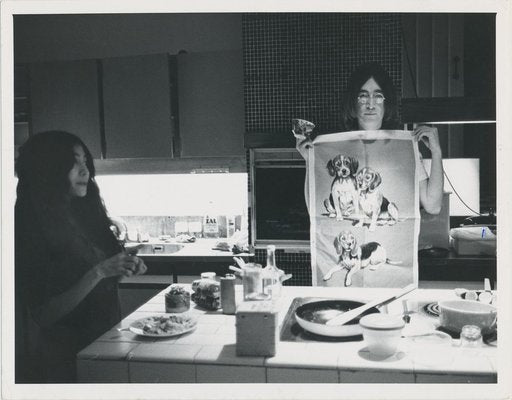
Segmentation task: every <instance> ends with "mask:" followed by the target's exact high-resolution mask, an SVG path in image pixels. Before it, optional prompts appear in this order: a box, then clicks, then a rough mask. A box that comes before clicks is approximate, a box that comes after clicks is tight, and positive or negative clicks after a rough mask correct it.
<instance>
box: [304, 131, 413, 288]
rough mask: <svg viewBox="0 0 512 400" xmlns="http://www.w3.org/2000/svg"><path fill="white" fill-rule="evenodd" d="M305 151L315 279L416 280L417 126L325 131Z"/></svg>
mask: <svg viewBox="0 0 512 400" xmlns="http://www.w3.org/2000/svg"><path fill="white" fill-rule="evenodd" d="M307 151H308V157H307V161H306V163H307V174H308V182H309V183H308V185H309V188H308V189H309V199H308V203H309V214H310V222H311V233H310V234H311V267H312V280H313V282H312V283H313V285H314V286H352V287H390V288H395V287H396V288H397V287H404V286H406V285H408V284H411V283H415V284H416V285H417V284H418V257H417V254H418V236H419V227H420V213H419V190H418V173H417V172H416V170H417V168H420V167H421V165H420V163H421V161H420V159H419V151H418V144H417V142H416V141H414V140H413V138H412V135H411V132H409V131H382V130H380V131H354V132H343V133H333V134H328V135H321V136H318V137H317V138H316V139H315V140H314V146H311V147H310V148H309V149H308V150H307Z"/></svg>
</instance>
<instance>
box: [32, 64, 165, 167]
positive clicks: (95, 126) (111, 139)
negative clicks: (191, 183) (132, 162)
mask: <svg viewBox="0 0 512 400" xmlns="http://www.w3.org/2000/svg"><path fill="white" fill-rule="evenodd" d="M29 75H30V95H31V108H32V109H31V117H32V131H33V132H41V131H44V130H50V129H60V130H65V131H69V132H71V133H74V134H76V135H78V136H79V137H80V138H81V139H82V140H83V141H84V142H85V144H86V145H87V147H89V150H90V151H91V153H92V155H93V157H94V158H103V157H106V158H137V157H144V158H158V157H170V156H171V154H172V147H171V143H172V134H173V132H172V124H171V116H170V88H169V67H168V55H167V54H157V55H147V56H136V57H117V58H107V59H103V60H79V61H63V62H49V63H33V64H30V65H29ZM102 142H103V143H102Z"/></svg>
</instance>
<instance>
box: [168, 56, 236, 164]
mask: <svg viewBox="0 0 512 400" xmlns="http://www.w3.org/2000/svg"><path fill="white" fill-rule="evenodd" d="M177 71H178V98H179V100H178V108H179V134H180V139H181V155H182V156H183V157H190V156H241V155H243V154H244V145H243V134H244V125H245V124H244V121H245V120H244V93H243V82H244V73H243V57H242V51H240V50H234V51H213V52H201V53H188V54H186V53H185V54H179V55H178V57H177Z"/></svg>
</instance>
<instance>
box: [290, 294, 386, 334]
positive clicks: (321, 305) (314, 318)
mask: <svg viewBox="0 0 512 400" xmlns="http://www.w3.org/2000/svg"><path fill="white" fill-rule="evenodd" d="M363 304H364V303H361V302H359V301H353V300H320V301H312V302H309V303H306V304H303V305H301V306H300V307H297V309H296V310H295V320H296V321H297V323H298V324H299V325H300V326H301V327H302V328H304V329H305V330H307V331H309V332H312V333H315V334H317V335H323V336H332V337H344V336H357V335H361V334H362V328H361V326H360V325H359V319H360V318H361V317H362V316H363V315H367V314H372V313H376V312H379V310H378V309H377V308H375V307H374V308H370V309H369V310H366V311H365V312H364V313H363V314H362V315H360V316H359V317H356V318H354V319H353V320H352V321H349V322H348V323H346V324H344V325H326V323H327V321H329V320H330V319H332V318H334V317H335V316H336V315H339V314H341V313H344V312H346V311H349V310H352V309H354V308H357V307H359V306H362V305H363Z"/></svg>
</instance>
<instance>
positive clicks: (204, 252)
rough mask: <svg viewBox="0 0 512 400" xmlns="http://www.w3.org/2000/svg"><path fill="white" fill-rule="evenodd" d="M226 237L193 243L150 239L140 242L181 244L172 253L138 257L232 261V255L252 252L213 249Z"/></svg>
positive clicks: (157, 259)
mask: <svg viewBox="0 0 512 400" xmlns="http://www.w3.org/2000/svg"><path fill="white" fill-rule="evenodd" d="M225 240H226V239H222V238H219V239H197V240H196V241H195V242H193V243H178V242H162V241H151V242H146V243H141V244H144V245H146V244H148V245H165V244H171V245H179V246H183V247H182V248H181V249H180V250H178V251H175V252H172V253H160V252H155V254H144V253H142V254H140V257H142V258H143V259H147V260H150V261H155V262H168V261H169V262H174V261H190V260H193V261H197V262H201V261H228V260H229V261H231V262H232V261H233V256H239V257H248V256H251V255H252V254H249V253H240V254H233V252H231V251H223V250H214V249H213V248H214V247H215V244H216V243H218V242H220V241H225ZM137 244H138V243H130V246H136V245H137Z"/></svg>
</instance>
